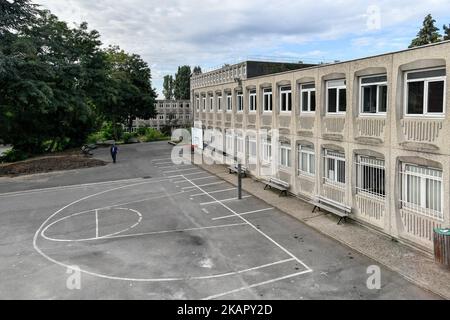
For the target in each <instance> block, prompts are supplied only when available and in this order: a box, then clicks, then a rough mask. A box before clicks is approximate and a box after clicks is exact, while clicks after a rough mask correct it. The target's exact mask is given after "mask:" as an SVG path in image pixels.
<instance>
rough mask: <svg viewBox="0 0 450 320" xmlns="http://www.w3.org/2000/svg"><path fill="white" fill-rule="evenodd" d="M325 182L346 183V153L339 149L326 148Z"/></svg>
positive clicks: (340, 184)
mask: <svg viewBox="0 0 450 320" xmlns="http://www.w3.org/2000/svg"><path fill="white" fill-rule="evenodd" d="M324 158H325V159H324V160H325V182H326V183H329V184H334V185H339V186H341V187H342V185H343V184H345V155H344V154H343V153H340V152H338V151H333V150H325V155H324Z"/></svg>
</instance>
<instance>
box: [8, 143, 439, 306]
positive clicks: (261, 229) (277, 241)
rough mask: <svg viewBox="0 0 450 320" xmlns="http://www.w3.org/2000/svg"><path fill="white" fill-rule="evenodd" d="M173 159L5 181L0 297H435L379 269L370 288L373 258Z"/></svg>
mask: <svg viewBox="0 0 450 320" xmlns="http://www.w3.org/2000/svg"><path fill="white" fill-rule="evenodd" d="M170 154H171V147H170V146H169V145H168V144H167V143H151V144H140V145H130V146H124V147H121V149H120V153H119V162H118V163H117V164H116V165H113V164H109V165H108V166H106V167H98V168H89V169H85V170H76V171H70V172H63V173H61V172H60V173H52V174H44V175H36V176H29V177H21V178H15V179H9V178H1V179H0V204H1V205H0V271H1V272H0V273H1V279H0V298H1V299H252V300H253V299H289V300H295V299H438V297H437V296H435V295H433V294H431V293H429V292H427V291H424V290H422V289H420V288H418V287H416V286H414V285H413V284H411V283H410V282H408V281H407V280H405V279H403V278H402V277H401V276H400V275H398V274H397V273H395V272H392V271H389V270H387V269H385V268H383V267H381V266H380V268H381V288H380V289H369V288H368V286H367V279H368V278H369V277H370V274H368V273H367V270H368V268H369V267H371V266H376V265H377V263H376V262H375V261H373V260H370V259H368V258H367V257H365V256H362V255H360V254H358V253H356V252H353V251H352V250H350V249H348V248H347V247H345V246H342V245H340V244H338V243H336V242H334V241H333V240H331V239H330V238H328V237H326V236H323V235H321V234H319V233H317V232H315V231H314V230H312V229H310V228H309V227H307V226H305V225H304V224H302V223H301V222H299V221H297V220H295V219H294V218H292V217H290V216H288V215H286V214H284V213H283V212H280V211H278V210H276V209H274V208H272V207H270V206H268V205H267V204H266V203H265V202H264V201H262V200H260V199H257V198H255V197H253V196H251V195H248V194H246V193H244V195H243V196H244V197H243V199H242V200H237V199H236V196H237V192H236V189H235V188H234V187H233V186H232V185H230V184H228V183H227V182H225V181H223V180H220V179H219V178H217V177H216V176H213V175H211V174H209V173H207V172H205V171H204V170H202V169H200V168H198V167H196V166H193V165H190V164H187V165H174V164H173V163H172V162H171V160H170ZM95 156H96V157H98V158H100V159H105V160H106V159H108V160H109V156H108V150H106V149H101V150H98V151H97V152H96V154H95ZM267 192H271V191H267ZM78 271H79V272H80V274H79V275H80V276H79V277H77V278H74V276H77V272H78ZM74 279H75V280H74ZM74 281H75V282H74ZM74 283H76V284H79V285H80V287H79V288H78V287H77V286H75V287H74V286H73V284H74ZM71 284H72V285H71Z"/></svg>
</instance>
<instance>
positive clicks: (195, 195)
mask: <svg viewBox="0 0 450 320" xmlns="http://www.w3.org/2000/svg"><path fill="white" fill-rule="evenodd" d="M235 190H236V188H230V189H224V190H217V191H210V192H209V194H215V193H221V192H228V191H235ZM202 196H203V197H204V196H205V194H204V193H197V194H193V195H192V196H191V198H195V197H202Z"/></svg>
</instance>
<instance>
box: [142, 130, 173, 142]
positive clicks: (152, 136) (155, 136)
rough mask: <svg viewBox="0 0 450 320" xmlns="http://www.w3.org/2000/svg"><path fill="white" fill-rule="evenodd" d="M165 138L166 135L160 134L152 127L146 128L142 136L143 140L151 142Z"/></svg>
mask: <svg viewBox="0 0 450 320" xmlns="http://www.w3.org/2000/svg"><path fill="white" fill-rule="evenodd" d="M165 139H167V136H165V135H164V134H162V133H161V132H159V131H158V130H156V129H153V128H147V131H146V133H145V135H144V137H143V139H142V140H143V141H144V142H152V141H159V140H165Z"/></svg>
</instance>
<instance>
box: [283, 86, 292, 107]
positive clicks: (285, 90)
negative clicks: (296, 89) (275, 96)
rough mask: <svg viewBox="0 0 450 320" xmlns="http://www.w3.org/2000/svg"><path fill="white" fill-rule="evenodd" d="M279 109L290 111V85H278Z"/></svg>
mask: <svg viewBox="0 0 450 320" xmlns="http://www.w3.org/2000/svg"><path fill="white" fill-rule="evenodd" d="M280 111H281V112H290V111H292V91H291V87H280Z"/></svg>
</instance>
